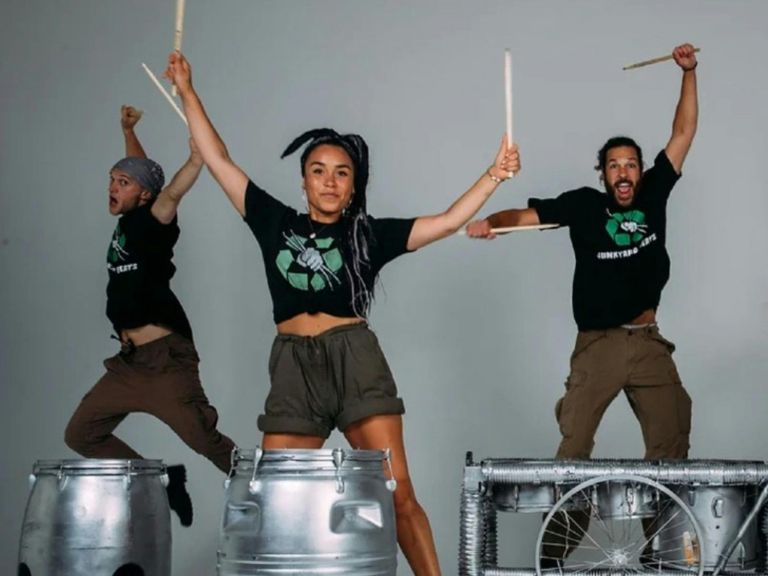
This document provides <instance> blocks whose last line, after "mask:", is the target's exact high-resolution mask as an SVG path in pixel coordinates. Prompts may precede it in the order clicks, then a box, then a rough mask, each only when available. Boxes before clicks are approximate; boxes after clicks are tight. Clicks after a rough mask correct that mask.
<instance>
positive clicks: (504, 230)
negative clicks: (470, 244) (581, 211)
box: [456, 224, 560, 236]
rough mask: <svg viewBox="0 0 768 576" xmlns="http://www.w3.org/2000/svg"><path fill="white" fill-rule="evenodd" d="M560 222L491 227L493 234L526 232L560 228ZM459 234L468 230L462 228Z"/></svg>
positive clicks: (464, 233)
mask: <svg viewBox="0 0 768 576" xmlns="http://www.w3.org/2000/svg"><path fill="white" fill-rule="evenodd" d="M559 227H560V224H528V225H526V226H503V227H501V228H491V233H492V234H507V233H509V232H525V231H527V230H549V229H551V228H559ZM456 234H457V235H458V236H466V235H467V230H466V229H465V228H462V229H461V230H459V231H458V232H456Z"/></svg>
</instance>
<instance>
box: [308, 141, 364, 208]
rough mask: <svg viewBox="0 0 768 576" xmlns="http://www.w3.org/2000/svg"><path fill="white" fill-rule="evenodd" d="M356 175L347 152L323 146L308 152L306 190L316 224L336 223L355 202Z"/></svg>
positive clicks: (330, 146)
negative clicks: (353, 199)
mask: <svg viewBox="0 0 768 576" xmlns="http://www.w3.org/2000/svg"><path fill="white" fill-rule="evenodd" d="M354 181H355V173H354V167H353V164H352V159H351V158H350V157H349V154H347V152H346V151H345V150H344V149H343V148H341V147H339V146H334V145H332V144H321V145H320V146H318V147H317V148H315V149H314V150H312V152H310V153H309V156H308V157H307V161H306V163H305V164H304V190H305V192H306V194H307V204H308V210H309V215H310V217H311V218H312V219H313V220H315V221H317V222H335V221H337V220H338V219H339V218H341V213H342V212H343V210H344V209H345V208H346V207H347V206H348V205H349V203H350V202H351V201H352V195H353V194H354Z"/></svg>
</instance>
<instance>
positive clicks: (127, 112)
mask: <svg viewBox="0 0 768 576" xmlns="http://www.w3.org/2000/svg"><path fill="white" fill-rule="evenodd" d="M139 120H141V112H140V111H139V110H136V108H134V107H133V106H120V127H121V128H122V129H123V138H124V139H125V155H126V156H138V157H139V158H146V157H147V153H146V152H144V147H143V146H142V145H141V142H139V138H138V136H136V132H134V127H135V126H136V124H138V122H139Z"/></svg>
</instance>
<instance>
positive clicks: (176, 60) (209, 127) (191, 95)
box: [165, 52, 248, 216]
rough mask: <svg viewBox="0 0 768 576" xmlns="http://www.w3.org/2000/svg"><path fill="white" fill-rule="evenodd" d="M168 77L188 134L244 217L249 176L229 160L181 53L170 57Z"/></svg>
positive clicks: (166, 72)
mask: <svg viewBox="0 0 768 576" xmlns="http://www.w3.org/2000/svg"><path fill="white" fill-rule="evenodd" d="M165 76H166V78H168V79H169V80H171V81H172V82H173V83H174V84H175V85H176V89H177V90H178V92H179V96H181V102H182V104H183V106H184V113H185V114H186V116H187V121H188V122H189V132H190V134H191V135H192V139H193V140H194V141H195V144H197V147H198V149H199V150H200V154H201V156H202V158H203V162H205V164H206V166H208V170H210V171H211V174H212V175H213V177H214V178H215V179H216V181H217V182H218V183H219V185H220V186H221V187H222V189H223V190H224V192H225V193H226V194H227V197H228V198H229V200H230V201H231V202H232V204H233V205H234V207H235V210H237V211H238V212H239V213H240V215H241V216H245V188H246V186H247V184H248V176H247V174H246V173H245V172H243V171H242V170H241V169H240V167H239V166H238V165H237V164H235V163H234V162H233V161H232V159H231V158H230V157H229V152H228V151H227V147H226V146H225V145H224V141H223V140H222V139H221V137H220V136H219V134H218V133H217V132H216V129H215V128H214V127H213V124H211V121H210V120H209V119H208V115H207V114H206V113H205V109H204V108H203V103H202V102H200V98H199V97H198V96H197V93H196V92H195V90H194V88H193V87H192V71H191V69H190V66H189V62H187V59H186V58H184V56H183V55H182V54H181V53H180V52H173V53H172V54H171V55H170V56H169V57H168V69H167V70H166V71H165Z"/></svg>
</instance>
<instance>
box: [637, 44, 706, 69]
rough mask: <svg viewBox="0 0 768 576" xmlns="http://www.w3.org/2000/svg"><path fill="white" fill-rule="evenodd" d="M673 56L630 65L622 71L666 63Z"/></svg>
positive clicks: (698, 49) (697, 50) (669, 55)
mask: <svg viewBox="0 0 768 576" xmlns="http://www.w3.org/2000/svg"><path fill="white" fill-rule="evenodd" d="M700 50H701V48H694V49H693V51H694V52H699V51H700ZM672 58H674V56H672V54H668V55H666V56H659V57H658V58H651V59H650V60H643V61H642V62H637V63H636V64H630V65H629V66H624V68H622V70H632V69H634V68H642V67H643V66H648V65H650V64H658V63H659V62H666V61H667V60H672Z"/></svg>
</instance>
